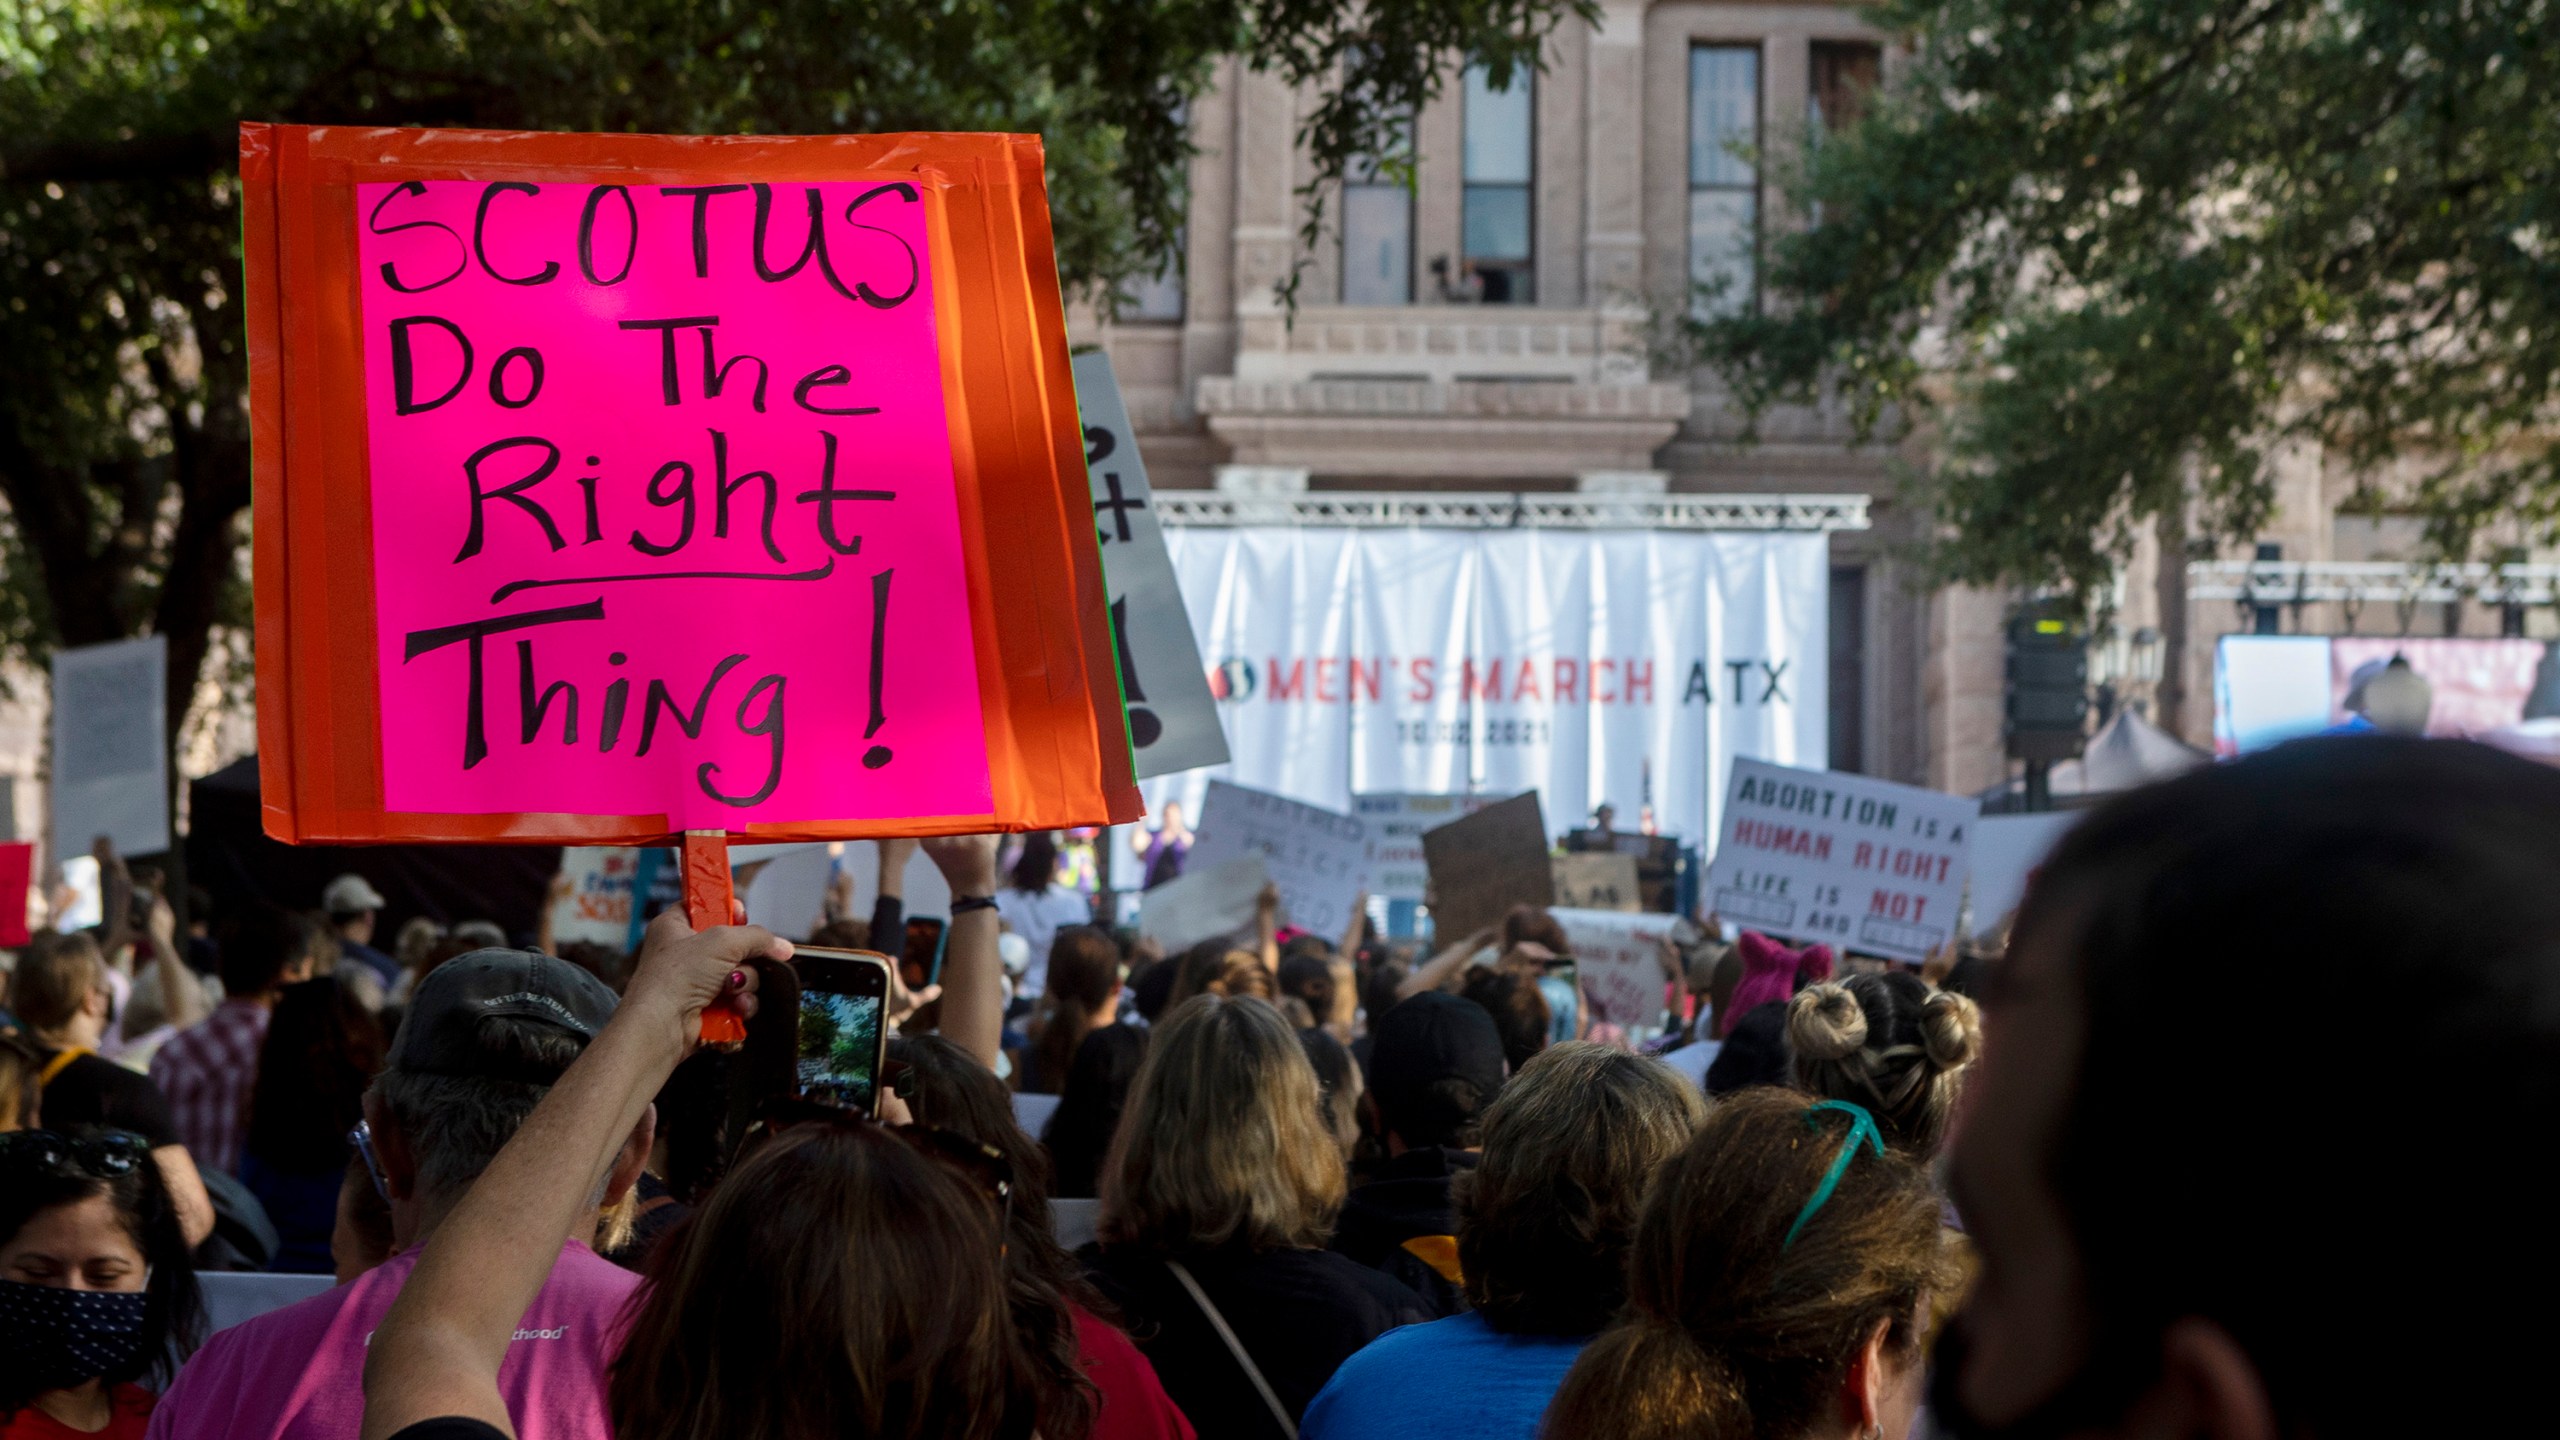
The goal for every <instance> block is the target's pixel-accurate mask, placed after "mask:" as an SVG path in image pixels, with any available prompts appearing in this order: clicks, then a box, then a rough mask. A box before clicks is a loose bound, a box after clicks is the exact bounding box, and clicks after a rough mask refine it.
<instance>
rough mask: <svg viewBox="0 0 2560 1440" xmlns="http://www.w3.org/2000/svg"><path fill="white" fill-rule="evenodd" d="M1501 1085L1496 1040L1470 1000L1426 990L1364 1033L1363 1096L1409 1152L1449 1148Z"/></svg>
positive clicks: (1486, 1019)
mask: <svg viewBox="0 0 2560 1440" xmlns="http://www.w3.org/2000/svg"><path fill="white" fill-rule="evenodd" d="M1502 1080H1503V1058H1502V1032H1501V1031H1499V1030H1497V1029H1495V1028H1494V1024H1493V1016H1492V1015H1490V1014H1489V1013H1487V1012H1486V1010H1485V1008H1484V1007H1483V1006H1481V1005H1478V1004H1477V1003H1475V1002H1474V1001H1472V1000H1465V999H1461V998H1459V997H1458V996H1455V995H1450V994H1447V993H1445V992H1442V991H1438V990H1426V991H1424V992H1423V993H1421V994H1419V995H1416V996H1413V997H1412V998H1410V999H1408V1000H1405V1001H1402V1002H1400V1003H1399V1004H1397V1005H1396V1006H1395V1007H1394V1008H1393V1009H1390V1010H1389V1011H1387V1013H1386V1014H1384V1015H1381V1016H1379V1017H1378V1018H1377V1020H1376V1021H1375V1022H1374V1023H1372V1024H1371V1025H1370V1027H1369V1089H1370V1091H1371V1093H1373V1094H1375V1095H1376V1096H1377V1097H1378V1110H1379V1112H1380V1113H1381V1114H1382V1115H1383V1116H1384V1117H1385V1118H1386V1122H1387V1128H1389V1129H1391V1130H1393V1131H1395V1132H1396V1133H1397V1134H1398V1135H1400V1136H1403V1137H1404V1139H1405V1143H1407V1144H1409V1145H1446V1144H1451V1143H1454V1141H1455V1137H1456V1136H1457V1134H1458V1132H1460V1131H1462V1130H1464V1129H1465V1128H1466V1126H1467V1125H1468V1124H1469V1123H1470V1122H1472V1121H1473V1120H1474V1119H1475V1118H1476V1117H1477V1116H1479V1115H1481V1114H1483V1113H1484V1108H1485V1107H1486V1106H1487V1105H1490V1104H1492V1103H1493V1097H1494V1096H1495V1095H1496V1094H1498V1093H1500V1092H1501V1089H1502ZM1444 1081H1458V1082H1463V1083H1460V1084H1444V1083H1442V1082H1444ZM1470 1092H1472V1098H1470Z"/></svg>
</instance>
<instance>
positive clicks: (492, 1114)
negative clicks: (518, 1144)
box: [371, 1015, 603, 1205]
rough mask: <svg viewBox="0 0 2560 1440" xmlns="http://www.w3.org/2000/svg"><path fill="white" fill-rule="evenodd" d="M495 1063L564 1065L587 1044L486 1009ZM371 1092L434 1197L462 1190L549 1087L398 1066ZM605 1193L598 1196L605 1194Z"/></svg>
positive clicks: (482, 1035)
mask: <svg viewBox="0 0 2560 1440" xmlns="http://www.w3.org/2000/svg"><path fill="white" fill-rule="evenodd" d="M477 1031H478V1033H477V1037H476V1038H477V1039H478V1040H479V1042H480V1049H481V1050H482V1051H483V1052H484V1053H486V1054H487V1056H488V1059H489V1061H490V1064H491V1068H493V1069H498V1068H502V1067H509V1066H512V1067H513V1068H516V1069H518V1070H519V1071H520V1070H521V1069H522V1067H524V1066H525V1065H526V1063H527V1062H531V1063H534V1064H538V1065H542V1066H545V1067H548V1068H553V1069H557V1070H566V1069H567V1068H568V1067H569V1065H570V1062H572V1061H574V1060H576V1059H577V1058H578V1055H579V1052H580V1051H582V1050H584V1049H585V1048H586V1047H585V1045H584V1044H583V1042H581V1041H578V1040H576V1039H574V1038H572V1037H571V1036H569V1035H568V1034H566V1033H564V1032H562V1031H561V1030H559V1029H557V1028H555V1027H553V1026H549V1025H544V1024H540V1023H537V1022H534V1021H530V1020H524V1019H519V1018H517V1017H515V1016H507V1015H492V1016H484V1017H482V1018H481V1020H480V1021H479V1024H478V1027H477ZM371 1093H372V1095H373V1096H374V1098H376V1099H378V1100H380V1101H381V1103H382V1108H383V1109H384V1111H385V1112H387V1115H386V1118H388V1119H389V1120H390V1122H391V1123H392V1124H393V1125H395V1126H397V1127H398V1128H399V1131H400V1134H401V1137H402V1138H403V1139H405V1140H406V1141H407V1142H408V1146H409V1154H410V1157H411V1159H412V1161H413V1163H414V1164H415V1165H416V1166H417V1181H416V1184H417V1194H418V1198H419V1199H420V1200H421V1201H424V1202H425V1203H427V1204H429V1205H437V1204H441V1203H443V1202H446V1201H450V1200H456V1199H459V1198H461V1195H462V1192H463V1191H464V1190H465V1189H467V1188H469V1186H470V1184H471V1182H472V1181H474V1180H477V1179H479V1178H480V1172H482V1171H484V1170H486V1169H488V1168H489V1163H490V1162H491V1161H493V1160H495V1159H497V1158H498V1152H499V1151H500V1150H503V1149H505V1148H506V1145H507V1142H508V1141H509V1140H511V1139H513V1138H515V1133H516V1132H517V1131H518V1130H520V1129H523V1128H524V1122H525V1121H526V1119H528V1118H529V1117H531V1116H532V1114H533V1107H534V1106H536V1105H539V1104H541V1103H542V1097H543V1096H545V1095H548V1094H550V1093H551V1087H550V1086H549V1085H546V1084H537V1083H535V1082H532V1081H528V1080H510V1079H499V1078H496V1077H493V1076H480V1075H426V1074H414V1073H411V1072H409V1071H405V1070H401V1069H399V1068H397V1067H393V1068H390V1069H386V1070H384V1071H383V1072H382V1073H381V1074H380V1075H379V1076H377V1077H375V1079H374V1082H373V1090H372V1092H371ZM602 1198H603V1197H602V1196H601V1195H599V1196H598V1197H597V1199H598V1201H599V1202H601V1200H602Z"/></svg>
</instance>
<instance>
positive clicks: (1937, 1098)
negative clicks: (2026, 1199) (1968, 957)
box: [1787, 971, 1982, 1161]
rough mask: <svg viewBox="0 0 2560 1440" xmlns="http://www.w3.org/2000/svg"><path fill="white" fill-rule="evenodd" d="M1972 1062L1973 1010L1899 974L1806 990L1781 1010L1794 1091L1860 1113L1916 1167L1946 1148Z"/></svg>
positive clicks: (1978, 1039)
mask: <svg viewBox="0 0 2560 1440" xmlns="http://www.w3.org/2000/svg"><path fill="white" fill-rule="evenodd" d="M1981 1054H1982V1018H1981V1014H1980V1012H1979V1011H1977V1010H1975V1009H1974V1006H1973V1002H1972V1001H1971V1000H1968V999H1966V998H1965V997H1964V996H1962V995H1958V994H1956V993H1954V992H1953V991H1948V990H1938V989H1933V988H1931V987H1930V985H1929V984H1928V983H1927V982H1926V981H1924V980H1922V979H1921V978H1920V977H1918V976H1916V975H1912V974H1908V973H1905V972H1902V971H1895V972H1893V973H1890V974H1885V975H1852V976H1850V977H1849V978H1848V979H1846V980H1842V981H1837V982H1829V983H1824V984H1820V985H1814V986H1811V987H1809V988H1807V989H1806V990H1805V991H1803V992H1802V993H1801V994H1799V995H1797V996H1796V997H1795V999H1794V1000H1793V1001H1791V1002H1789V1004H1788V1006H1787V1056H1788V1065H1789V1070H1790V1072H1791V1073H1792V1075H1793V1077H1794V1079H1795V1083H1796V1086H1797V1088H1799V1089H1802V1090H1808V1091H1811V1092H1812V1093H1813V1094H1815V1095H1819V1096H1823V1097H1826V1098H1828V1099H1833V1100H1848V1101H1851V1102H1854V1103H1856V1104H1858V1105H1862V1106H1864V1107H1866V1109H1867V1111H1868V1112H1869V1113H1870V1114H1872V1115H1874V1116H1875V1118H1876V1128H1877V1129H1878V1130H1880V1131H1882V1132H1883V1134H1884V1143H1886V1144H1887V1145H1890V1146H1893V1147H1894V1148H1895V1149H1897V1150H1900V1151H1902V1152H1903V1153H1905V1154H1907V1155H1911V1156H1915V1157H1917V1158H1919V1159H1920V1160H1922V1161H1926V1160H1928V1159H1929V1158H1930V1157H1931V1156H1934V1155H1936V1154H1937V1153H1938V1147H1939V1146H1940V1145H1941V1144H1943V1143H1944V1142H1945V1140H1946V1136H1947V1126H1948V1123H1949V1122H1950V1121H1951V1120H1953V1118H1954V1117H1955V1111H1956V1095H1957V1093H1958V1092H1959V1091H1960V1090H1961V1089H1962V1088H1963V1085H1964V1076H1965V1072H1966V1071H1967V1070H1968V1069H1970V1068H1971V1067H1972V1065H1973V1062H1974V1061H1975V1060H1976V1059H1978V1058H1980V1056H1981Z"/></svg>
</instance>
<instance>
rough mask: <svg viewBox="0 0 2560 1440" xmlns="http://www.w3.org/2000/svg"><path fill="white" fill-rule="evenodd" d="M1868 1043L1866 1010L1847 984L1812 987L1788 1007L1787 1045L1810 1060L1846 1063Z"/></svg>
mask: <svg viewBox="0 0 2560 1440" xmlns="http://www.w3.org/2000/svg"><path fill="white" fill-rule="evenodd" d="M1866 1043H1867V1011H1866V1007H1865V1006H1863V1005H1860V1004H1859V1003H1858V997H1857V996H1855V995H1852V994H1850V993H1849V987H1848V986H1846V985H1839V984H1832V983H1828V982H1826V983H1824V984H1820V985H1810V986H1807V987H1805V989H1804V990H1803V991H1802V992H1801V993H1799V994H1798V995H1797V996H1796V998H1795V999H1794V1000H1792V1001H1790V1002H1789V1003H1788V1005H1787V1045H1788V1047H1789V1048H1791V1049H1793V1050H1794V1051H1795V1053H1796V1054H1798V1055H1800V1056H1802V1057H1804V1058H1805V1059H1807V1060H1845V1059H1847V1058H1848V1057H1849V1056H1851V1055H1854V1054H1856V1053H1858V1050H1859V1048H1860V1047H1861V1046H1863V1045H1865V1044H1866Z"/></svg>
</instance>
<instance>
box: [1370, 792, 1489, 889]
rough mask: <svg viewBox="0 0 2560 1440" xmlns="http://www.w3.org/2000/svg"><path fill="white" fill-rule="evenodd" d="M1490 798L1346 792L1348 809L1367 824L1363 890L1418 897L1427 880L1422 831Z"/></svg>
mask: <svg viewBox="0 0 2560 1440" xmlns="http://www.w3.org/2000/svg"><path fill="white" fill-rule="evenodd" d="M1492 803H1494V797H1493V796H1490V795H1404V794H1379V795H1354V796H1352V797H1351V813H1352V814H1354V815H1357V816H1359V817H1360V821H1361V823H1362V824H1365V825H1367V826H1368V827H1369V893H1370V894H1372V895H1375V896H1377V897H1378V898H1379V899H1381V900H1413V901H1419V900H1421V899H1422V895H1423V892H1424V891H1425V890H1427V889H1428V888H1430V884H1431V866H1430V863H1429V862H1428V861H1427V860H1425V859H1424V858H1423V854H1422V832H1423V831H1425V830H1429V829H1433V828H1435V827H1437V826H1441V825H1446V824H1448V823H1449V822H1450V821H1452V820H1456V819H1459V818H1461V817H1463V816H1467V815H1473V814H1474V813H1476V812H1477V811H1479V810H1481V809H1483V808H1484V807H1486V806H1487V805H1490V804H1492Z"/></svg>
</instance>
